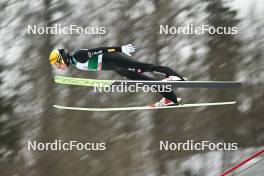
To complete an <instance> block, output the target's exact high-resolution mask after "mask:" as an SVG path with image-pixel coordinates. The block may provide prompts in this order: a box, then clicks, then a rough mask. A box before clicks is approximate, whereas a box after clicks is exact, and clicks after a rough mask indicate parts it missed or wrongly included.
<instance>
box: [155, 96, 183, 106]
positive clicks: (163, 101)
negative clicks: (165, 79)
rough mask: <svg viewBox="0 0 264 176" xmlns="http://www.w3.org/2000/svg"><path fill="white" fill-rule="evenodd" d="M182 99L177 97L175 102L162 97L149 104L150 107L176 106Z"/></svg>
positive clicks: (180, 103)
mask: <svg viewBox="0 0 264 176" xmlns="http://www.w3.org/2000/svg"><path fill="white" fill-rule="evenodd" d="M182 104H183V103H182V99H181V98H177V103H174V102H173V101H171V100H169V99H167V98H162V99H161V100H160V101H158V102H157V103H154V104H152V105H150V107H164V106H177V105H182Z"/></svg>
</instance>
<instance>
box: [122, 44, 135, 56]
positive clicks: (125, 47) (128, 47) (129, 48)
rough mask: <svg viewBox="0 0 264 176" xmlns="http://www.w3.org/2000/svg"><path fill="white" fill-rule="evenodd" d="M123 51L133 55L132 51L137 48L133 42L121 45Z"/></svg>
mask: <svg viewBox="0 0 264 176" xmlns="http://www.w3.org/2000/svg"><path fill="white" fill-rule="evenodd" d="M121 50H122V53H125V54H126V55H128V56H131V53H134V52H135V50H136V48H135V47H134V46H133V45H132V44H128V45H123V46H121Z"/></svg>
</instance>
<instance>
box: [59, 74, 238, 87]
mask: <svg viewBox="0 0 264 176" xmlns="http://www.w3.org/2000/svg"><path fill="white" fill-rule="evenodd" d="M54 79H55V82H56V83H59V84H68V85H78V86H88V87H106V86H111V85H125V86H129V85H136V84H142V85H148V86H152V85H171V86H172V87H181V88H238V87H240V86H241V84H242V82H239V81H141V80H97V79H84V78H73V77H65V76H55V78H54Z"/></svg>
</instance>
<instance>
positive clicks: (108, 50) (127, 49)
mask: <svg viewBox="0 0 264 176" xmlns="http://www.w3.org/2000/svg"><path fill="white" fill-rule="evenodd" d="M135 50H136V49H135V47H134V46H133V45H132V44H128V45H124V46H121V47H101V48H93V49H88V50H87V51H88V53H90V55H91V56H93V55H98V54H103V53H111V52H123V53H125V54H127V55H128V56H131V54H130V53H133V52H135Z"/></svg>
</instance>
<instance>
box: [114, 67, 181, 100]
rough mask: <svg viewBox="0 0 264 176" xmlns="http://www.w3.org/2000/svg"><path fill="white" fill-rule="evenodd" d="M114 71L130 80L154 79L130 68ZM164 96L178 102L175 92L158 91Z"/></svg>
mask: <svg viewBox="0 0 264 176" xmlns="http://www.w3.org/2000/svg"><path fill="white" fill-rule="evenodd" d="M114 71H115V72H116V73H118V74H119V75H121V76H123V77H126V78H128V79H131V80H155V79H154V78H151V77H149V76H146V75H144V74H142V73H138V72H136V71H131V70H125V69H117V70H114ZM159 93H160V94H161V95H162V96H163V97H164V98H167V99H169V100H171V101H173V102H174V103H176V104H177V103H178V101H177V96H176V94H175V93H174V92H173V91H171V92H159Z"/></svg>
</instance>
